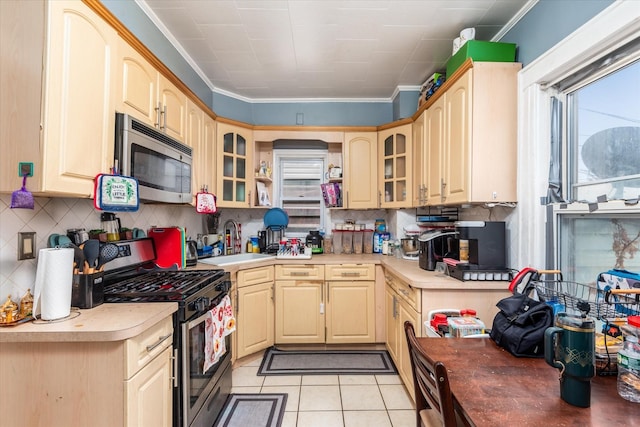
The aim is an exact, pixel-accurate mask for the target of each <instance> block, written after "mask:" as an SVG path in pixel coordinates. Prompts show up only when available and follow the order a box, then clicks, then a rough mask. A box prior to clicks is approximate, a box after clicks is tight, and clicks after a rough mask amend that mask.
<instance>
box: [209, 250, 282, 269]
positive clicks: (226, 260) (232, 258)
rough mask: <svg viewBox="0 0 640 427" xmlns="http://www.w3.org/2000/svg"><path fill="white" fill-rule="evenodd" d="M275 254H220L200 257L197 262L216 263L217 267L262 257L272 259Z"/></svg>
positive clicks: (261, 258) (258, 259)
mask: <svg viewBox="0 0 640 427" xmlns="http://www.w3.org/2000/svg"><path fill="white" fill-rule="evenodd" d="M275 257H276V256H275V255H268V254H258V253H244V254H235V255H221V256H217V257H213V258H205V259H200V260H198V262H202V263H204V264H211V265H217V266H219V267H222V266H225V265H233V264H244V263H247V262H253V261H260V260H264V259H273V258H275Z"/></svg>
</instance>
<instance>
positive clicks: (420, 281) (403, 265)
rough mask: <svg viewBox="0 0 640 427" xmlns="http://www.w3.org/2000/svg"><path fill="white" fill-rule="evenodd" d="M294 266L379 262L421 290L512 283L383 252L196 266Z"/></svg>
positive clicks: (200, 266)
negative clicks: (460, 274)
mask: <svg viewBox="0 0 640 427" xmlns="http://www.w3.org/2000/svg"><path fill="white" fill-rule="evenodd" d="M277 264H279V265H285V264H286V265H292V264H293V265H295V264H311V265H315V264H324V265H332V264H377V265H382V266H383V267H384V268H385V269H386V270H387V271H389V272H390V273H392V274H394V275H396V276H398V278H400V279H402V280H403V281H405V282H407V283H409V284H410V285H411V286H413V287H414V288H419V289H456V290H459V289H473V290H482V289H486V290H494V289H508V287H509V282H506V281H464V282H463V281H461V280H458V279H455V278H453V277H449V276H447V275H444V274H442V273H437V272H435V271H427V270H423V269H421V268H420V266H419V265H418V261H414V260H405V259H401V258H396V257H392V256H387V255H381V254H358V255H356V254H349V255H345V254H340V255H336V254H317V255H313V256H312V257H311V259H301V260H294V259H276V258H270V259H264V260H259V261H254V262H246V263H242V264H236V265H227V266H224V267H216V266H215V265H211V264H204V263H198V265H197V266H196V267H193V268H196V269H212V268H224V269H225V270H226V271H228V272H230V273H235V272H238V271H240V270H246V269H249V268H254V267H263V266H266V265H277Z"/></svg>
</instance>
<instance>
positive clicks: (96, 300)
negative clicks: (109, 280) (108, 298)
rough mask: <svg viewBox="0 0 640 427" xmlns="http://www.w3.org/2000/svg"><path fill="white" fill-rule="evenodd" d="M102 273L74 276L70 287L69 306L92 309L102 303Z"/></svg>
mask: <svg viewBox="0 0 640 427" xmlns="http://www.w3.org/2000/svg"><path fill="white" fill-rule="evenodd" d="M103 280H104V272H102V271H101V272H98V273H93V274H74V275H73V284H72V286H71V305H72V306H73V307H78V308H83V309H85V308H94V307H97V306H99V305H100V304H102V303H103V302H104V284H103Z"/></svg>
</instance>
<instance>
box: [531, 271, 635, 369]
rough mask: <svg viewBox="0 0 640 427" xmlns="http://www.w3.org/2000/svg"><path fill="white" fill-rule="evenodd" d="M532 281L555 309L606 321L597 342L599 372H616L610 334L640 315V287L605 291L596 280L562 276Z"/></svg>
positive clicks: (614, 350) (540, 297)
mask: <svg viewBox="0 0 640 427" xmlns="http://www.w3.org/2000/svg"><path fill="white" fill-rule="evenodd" d="M532 283H533V285H534V289H535V293H536V294H537V296H538V297H539V299H540V300H542V301H545V302H546V303H547V304H550V305H552V306H554V311H556V310H557V311H566V312H567V313H570V314H578V315H589V316H591V317H595V318H596V319H598V320H601V321H602V322H603V333H602V334H597V336H598V335H599V337H598V338H597V340H598V341H601V342H602V344H600V345H596V357H595V359H596V360H595V362H596V373H597V374H598V375H616V374H617V373H618V365H617V348H615V346H613V345H611V344H610V337H611V336H613V337H615V336H617V334H614V333H612V331H615V330H617V331H618V334H619V333H620V329H619V325H620V324H622V323H626V318H627V317H628V316H634V315H640V290H629V289H624V290H622V289H616V290H606V291H605V290H602V289H598V287H597V286H596V285H595V284H593V285H588V284H583V283H577V282H568V281H563V280H538V281H534V282H532ZM532 296H534V295H532ZM620 343H621V341H620ZM620 343H618V344H620Z"/></svg>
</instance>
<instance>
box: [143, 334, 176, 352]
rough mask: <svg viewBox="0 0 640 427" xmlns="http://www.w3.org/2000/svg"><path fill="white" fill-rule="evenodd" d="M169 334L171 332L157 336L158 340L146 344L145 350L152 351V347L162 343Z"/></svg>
mask: <svg viewBox="0 0 640 427" xmlns="http://www.w3.org/2000/svg"><path fill="white" fill-rule="evenodd" d="M170 336H171V334H167V335H164V336H161V337H159V338H158V341H156V342H155V343H153V344H151V345H148V346H147V352H149V353H150V352H152V351H153V349H154V348H156V347H158V346H159V345H160V344H162V343H163V342H164V341H166V340H167V338H169V337H170Z"/></svg>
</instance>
